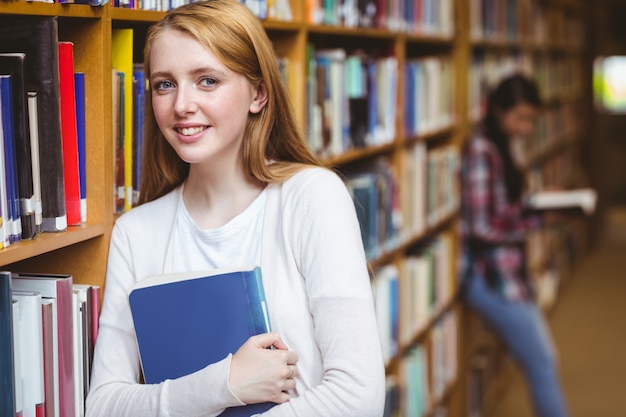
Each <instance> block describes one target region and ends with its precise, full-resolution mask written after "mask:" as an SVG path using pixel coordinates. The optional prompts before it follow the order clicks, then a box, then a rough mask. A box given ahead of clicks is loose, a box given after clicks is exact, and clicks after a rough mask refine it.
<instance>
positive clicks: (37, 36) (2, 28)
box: [0, 15, 67, 232]
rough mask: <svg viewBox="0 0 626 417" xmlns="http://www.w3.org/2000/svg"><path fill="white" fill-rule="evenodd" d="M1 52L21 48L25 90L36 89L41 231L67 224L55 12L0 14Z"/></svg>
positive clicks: (63, 226) (50, 230) (63, 228)
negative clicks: (35, 14) (24, 55)
mask: <svg viewBox="0 0 626 417" xmlns="http://www.w3.org/2000/svg"><path fill="white" fill-rule="evenodd" d="M0 52H23V53H24V54H26V59H25V61H24V68H25V70H26V71H25V75H26V77H25V87H26V91H34V92H36V93H37V97H38V102H39V108H40V109H42V111H41V112H40V113H39V114H38V124H39V129H38V130H39V159H40V163H41V166H40V169H41V205H42V216H43V220H42V224H41V230H42V231H44V232H58V231H62V230H65V229H66V228H67V218H66V211H65V190H64V177H63V145H62V141H61V120H60V105H59V55H58V23H57V17H56V16H12V15H0Z"/></svg>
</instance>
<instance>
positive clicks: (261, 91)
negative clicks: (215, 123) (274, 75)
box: [250, 81, 267, 113]
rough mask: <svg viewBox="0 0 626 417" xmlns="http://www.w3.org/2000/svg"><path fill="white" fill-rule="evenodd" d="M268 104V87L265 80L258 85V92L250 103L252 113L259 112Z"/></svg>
mask: <svg viewBox="0 0 626 417" xmlns="http://www.w3.org/2000/svg"><path fill="white" fill-rule="evenodd" d="M266 104H267V87H266V86H265V83H264V82H262V81H261V82H259V83H258V84H257V86H256V94H255V96H254V99H253V100H252V103H250V113H259V112H260V111H261V110H263V107H265V105H266Z"/></svg>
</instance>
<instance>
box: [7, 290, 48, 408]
mask: <svg viewBox="0 0 626 417" xmlns="http://www.w3.org/2000/svg"><path fill="white" fill-rule="evenodd" d="M13 298H15V299H16V300H18V302H19V304H20V309H19V310H20V311H19V320H20V326H19V334H18V333H16V335H15V336H16V337H19V338H20V343H21V350H22V351H21V369H22V393H23V395H22V400H23V414H22V415H23V417H37V416H38V415H42V414H43V410H44V406H45V395H44V375H43V330H42V317H41V294H40V293H38V292H34V291H13Z"/></svg>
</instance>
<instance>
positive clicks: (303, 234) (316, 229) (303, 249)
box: [263, 170, 385, 417]
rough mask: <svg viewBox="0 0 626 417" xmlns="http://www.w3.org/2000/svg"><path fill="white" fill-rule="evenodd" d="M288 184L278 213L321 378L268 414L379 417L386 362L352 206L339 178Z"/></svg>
mask: <svg viewBox="0 0 626 417" xmlns="http://www.w3.org/2000/svg"><path fill="white" fill-rule="evenodd" d="M312 171H313V173H309V174H305V175H302V176H301V179H300V180H299V181H297V182H296V183H294V184H292V185H293V190H294V191H293V192H291V193H288V194H289V195H290V197H289V198H288V199H287V200H286V201H285V202H284V203H283V206H282V209H283V210H282V216H283V224H285V228H286V230H287V231H286V233H287V234H288V235H289V241H290V244H291V249H290V250H291V251H292V252H293V255H294V258H295V259H296V262H297V264H298V269H299V272H300V274H301V275H302V277H303V279H304V281H305V287H306V295H307V300H308V306H309V314H310V315H311V316H312V321H313V323H314V330H313V337H314V339H315V346H317V348H319V350H320V353H321V357H322V368H323V369H321V373H322V375H321V381H320V383H319V384H318V385H316V386H312V387H310V388H309V389H307V390H306V391H304V392H301V393H300V395H299V396H297V397H295V398H292V399H291V400H290V401H289V402H288V403H285V404H281V405H280V406H278V407H274V408H272V409H271V410H269V411H268V412H266V413H264V414H263V416H267V417H279V416H280V417H287V416H298V417H318V416H325V417H332V416H337V417H339V416H341V417H350V416H353V417H379V416H381V415H382V412H383V407H384V396H385V376H384V364H383V359H382V354H381V348H380V339H379V337H378V330H377V324H376V319H375V312H374V303H373V297H372V291H371V285H370V278H369V274H368V269H367V262H366V259H365V254H364V250H363V244H362V240H361V234H360V229H359V223H358V220H357V217H356V211H355V207H354V203H353V201H352V199H351V197H350V195H349V193H348V191H347V188H346V187H345V184H344V183H343V182H342V181H341V179H340V178H339V177H338V176H337V175H335V174H333V173H331V172H330V171H326V170H312Z"/></svg>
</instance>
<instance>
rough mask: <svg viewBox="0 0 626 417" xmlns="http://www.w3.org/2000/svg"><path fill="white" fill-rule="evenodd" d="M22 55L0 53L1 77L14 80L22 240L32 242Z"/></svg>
mask: <svg viewBox="0 0 626 417" xmlns="http://www.w3.org/2000/svg"><path fill="white" fill-rule="evenodd" d="M25 57H26V55H25V54H23V53H18V52H15V53H0V74H5V75H10V76H11V102H12V103H13V139H14V141H15V143H14V146H13V148H14V149H15V163H16V173H17V195H18V198H19V211H20V222H21V226H22V236H21V237H22V239H32V238H34V237H35V234H36V232H37V226H36V224H35V198H34V192H33V164H32V157H31V153H30V151H31V147H30V129H29V125H28V104H27V92H26V89H25V83H24V78H25V69H24V60H25Z"/></svg>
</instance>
